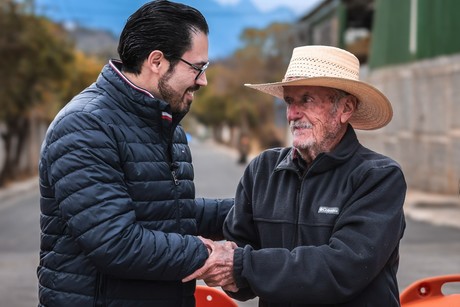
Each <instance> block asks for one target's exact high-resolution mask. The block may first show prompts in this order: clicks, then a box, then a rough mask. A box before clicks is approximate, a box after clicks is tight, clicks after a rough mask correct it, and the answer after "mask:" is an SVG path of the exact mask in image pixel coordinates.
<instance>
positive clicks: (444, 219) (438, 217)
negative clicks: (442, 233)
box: [404, 190, 460, 228]
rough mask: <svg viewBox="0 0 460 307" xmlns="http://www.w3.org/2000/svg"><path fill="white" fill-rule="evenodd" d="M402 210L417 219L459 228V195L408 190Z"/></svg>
mask: <svg viewBox="0 0 460 307" xmlns="http://www.w3.org/2000/svg"><path fill="white" fill-rule="evenodd" d="M404 211H405V214H406V216H407V217H410V218H412V219H414V220H417V221H423V222H428V223H431V224H434V225H440V226H451V227H456V228H460V195H440V194H431V193H425V192H421V191H413V190H412V191H408V192H407V195H406V203H405V204H404Z"/></svg>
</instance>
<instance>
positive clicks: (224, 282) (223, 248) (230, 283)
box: [182, 237, 238, 292]
mask: <svg viewBox="0 0 460 307" xmlns="http://www.w3.org/2000/svg"><path fill="white" fill-rule="evenodd" d="M198 238H200V240H201V241H203V243H204V245H205V246H206V247H207V248H208V252H209V258H208V260H206V262H205V264H204V265H203V266H202V267H201V268H199V269H198V270H196V271H195V272H194V273H192V274H191V275H189V276H187V277H185V278H184V279H182V281H183V282H187V281H190V280H192V279H203V280H204V282H205V283H206V285H208V286H210V287H218V286H220V287H222V289H224V290H226V291H231V292H237V291H238V288H237V287H236V284H235V279H234V277H233V254H234V250H235V248H237V245H236V244H235V243H234V242H230V241H226V242H215V241H212V240H209V239H205V238H202V237H198Z"/></svg>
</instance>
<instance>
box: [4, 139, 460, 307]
mask: <svg viewBox="0 0 460 307" xmlns="http://www.w3.org/2000/svg"><path fill="white" fill-rule="evenodd" d="M191 148H192V153H193V157H194V167H195V181H196V190H197V196H206V197H232V196H233V194H234V191H235V186H236V184H237V183H238V180H239V178H240V177H241V175H242V173H243V170H244V167H243V166H240V165H237V164H236V160H237V154H236V153H235V152H231V151H228V150H226V149H225V148H223V147H220V146H217V147H216V146H214V145H212V144H209V143H204V144H201V143H196V142H192V144H191ZM6 192H8V193H6ZM5 195H7V196H5ZM38 223H39V206H38V188H37V186H36V180H32V181H29V182H25V183H23V184H19V185H15V186H14V187H13V188H12V189H9V190H8V191H5V190H1V191H0V306H8V307H26V306H36V305H37V279H36V274H35V270H36V267H37V263H38V248H39V245H38V244H39V224H38ZM459 255H460V229H459V228H455V227H445V226H435V225H431V224H428V223H424V222H418V221H414V220H412V219H408V224H407V229H406V234H405V237H404V239H403V241H402V243H401V264H400V270H399V273H398V278H399V281H400V288H401V289H403V288H405V287H407V286H408V285H409V284H410V283H412V282H413V281H415V280H417V279H419V278H422V277H429V276H433V275H441V274H452V273H460V257H459ZM457 289H458V287H457ZM239 306H241V307H254V306H257V300H252V301H250V302H245V303H240V305H239Z"/></svg>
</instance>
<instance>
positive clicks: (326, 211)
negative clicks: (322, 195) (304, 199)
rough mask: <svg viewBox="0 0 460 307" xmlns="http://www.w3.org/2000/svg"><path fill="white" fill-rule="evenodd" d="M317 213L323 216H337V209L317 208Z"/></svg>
mask: <svg viewBox="0 0 460 307" xmlns="http://www.w3.org/2000/svg"><path fill="white" fill-rule="evenodd" d="M318 213H323V214H335V215H337V214H339V208H338V207H319V209H318Z"/></svg>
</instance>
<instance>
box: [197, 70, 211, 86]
mask: <svg viewBox="0 0 460 307" xmlns="http://www.w3.org/2000/svg"><path fill="white" fill-rule="evenodd" d="M195 83H196V84H197V85H199V86H206V85H208V79H207V78H206V72H203V73H202V74H201V75H200V76H199V77H198V79H196V80H195Z"/></svg>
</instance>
